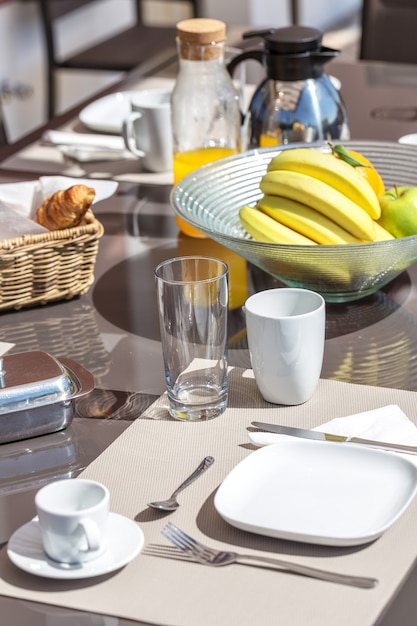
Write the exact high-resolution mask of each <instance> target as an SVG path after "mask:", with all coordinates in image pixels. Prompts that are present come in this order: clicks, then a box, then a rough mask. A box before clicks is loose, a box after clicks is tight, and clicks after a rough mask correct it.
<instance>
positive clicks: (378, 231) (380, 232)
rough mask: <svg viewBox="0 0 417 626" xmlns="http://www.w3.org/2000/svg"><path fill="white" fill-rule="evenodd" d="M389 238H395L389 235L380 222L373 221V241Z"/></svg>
mask: <svg viewBox="0 0 417 626" xmlns="http://www.w3.org/2000/svg"><path fill="white" fill-rule="evenodd" d="M389 239H395V237H394V235H391V233H389V232H388V231H387V230H385V228H384V227H383V226H381V224H379V223H378V222H375V241H388V240H389Z"/></svg>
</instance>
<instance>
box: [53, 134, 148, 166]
mask: <svg viewBox="0 0 417 626" xmlns="http://www.w3.org/2000/svg"><path fill="white" fill-rule="evenodd" d="M41 141H42V143H43V144H44V145H48V146H51V145H52V146H56V147H57V148H58V149H59V150H61V152H63V153H64V154H66V155H67V156H69V157H71V158H73V159H76V160H77V161H107V160H116V159H137V157H136V156H135V155H134V154H132V153H131V152H130V151H129V150H127V148H126V146H125V142H124V139H123V137H120V136H114V135H96V134H92V133H74V132H65V131H59V130H47V131H45V132H44V134H43V135H42V139H41Z"/></svg>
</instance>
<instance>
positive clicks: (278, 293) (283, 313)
mask: <svg viewBox="0 0 417 626" xmlns="http://www.w3.org/2000/svg"><path fill="white" fill-rule="evenodd" d="M245 314H246V330H247V337H248V347H249V354H250V359H251V363H252V369H253V373H254V376H255V380H256V384H257V386H258V388H259V390H260V392H261V394H262V396H263V398H264V400H266V401H267V402H272V403H274V404H285V405H295V404H302V403H304V402H306V401H307V400H309V399H310V398H311V396H312V395H313V393H314V390H315V388H316V386H317V383H318V381H319V379H320V374H321V369H322V365H323V356H324V340H325V322H326V320H325V302H324V299H323V298H322V296H321V295H320V294H318V293H316V292H314V291H309V290H308V289H296V288H282V289H269V290H266V291H261V292H259V293H256V294H254V295H253V296H251V297H250V298H248V300H247V301H246V303H245Z"/></svg>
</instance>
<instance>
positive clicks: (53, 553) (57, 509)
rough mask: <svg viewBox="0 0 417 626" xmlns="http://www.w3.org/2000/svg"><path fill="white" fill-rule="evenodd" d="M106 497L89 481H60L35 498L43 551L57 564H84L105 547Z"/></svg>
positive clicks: (107, 515) (46, 487)
mask: <svg viewBox="0 0 417 626" xmlns="http://www.w3.org/2000/svg"><path fill="white" fill-rule="evenodd" d="M109 504H110V495H109V491H108V489H107V487H105V486H104V485H102V484H101V483H98V482H96V481H93V480H85V479H79V478H76V479H64V480H58V481H56V482H53V483H50V484H48V485H45V487H42V488H41V489H40V490H39V491H38V492H37V493H36V496H35V506H36V511H37V514H38V519H39V528H40V532H41V538H42V544H43V548H44V550H45V552H46V554H47V556H49V558H51V559H52V560H54V561H58V562H59V563H69V564H76V563H84V562H86V561H91V560H92V559H95V558H97V557H98V556H100V555H101V554H102V553H103V552H104V550H105V549H106V547H107V527H108V517H109Z"/></svg>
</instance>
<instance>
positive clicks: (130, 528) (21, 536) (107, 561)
mask: <svg viewBox="0 0 417 626" xmlns="http://www.w3.org/2000/svg"><path fill="white" fill-rule="evenodd" d="M144 543H145V539H144V535H143V532H142V530H141V528H140V527H139V526H138V525H137V524H136V523H135V522H133V521H132V520H130V519H128V518H127V517H123V515H118V514H117V513H110V518H109V546H108V548H107V550H106V552H105V553H104V554H102V555H101V556H99V557H97V558H96V559H94V560H93V561H88V562H87V563H83V564H82V565H65V564H63V563H56V562H55V561H52V560H51V559H49V558H48V557H47V556H46V554H45V553H44V551H43V548H42V542H41V536H40V531H39V523H38V520H37V519H33V520H32V521H30V522H28V523H27V524H25V525H24V526H21V527H20V528H18V530H16V531H15V532H14V533H13V535H12V536H11V537H10V539H9V543H8V546H7V554H8V556H9V558H10V560H11V561H12V563H14V564H15V565H16V566H17V567H19V568H20V569H22V570H24V571H25V572H29V573H30V574H34V575H35V576H42V577H44V578H58V579H59V578H61V579H71V578H73V579H77V578H92V577H93V576H102V575H103V574H109V573H110V572H113V571H115V570H117V569H119V568H121V567H123V566H124V565H126V564H127V563H129V561H131V560H132V559H134V558H135V557H136V556H137V555H138V554H139V552H140V551H141V550H142V548H143V545H144Z"/></svg>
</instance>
